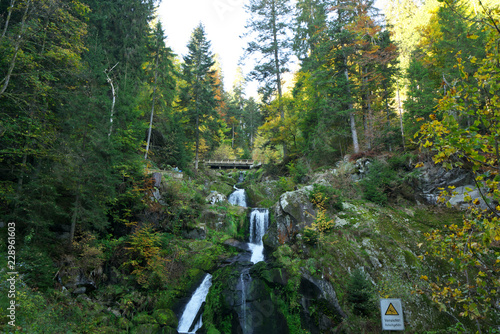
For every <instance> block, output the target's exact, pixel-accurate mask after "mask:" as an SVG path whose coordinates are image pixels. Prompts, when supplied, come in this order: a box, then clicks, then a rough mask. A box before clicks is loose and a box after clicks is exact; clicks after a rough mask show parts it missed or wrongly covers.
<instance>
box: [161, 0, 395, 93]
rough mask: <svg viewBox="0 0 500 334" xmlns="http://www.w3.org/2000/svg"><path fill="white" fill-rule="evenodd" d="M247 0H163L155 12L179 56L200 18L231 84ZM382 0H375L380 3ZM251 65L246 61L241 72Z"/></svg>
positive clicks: (251, 88) (241, 42)
mask: <svg viewBox="0 0 500 334" xmlns="http://www.w3.org/2000/svg"><path fill="white" fill-rule="evenodd" d="M247 1H248V0H163V1H162V3H161V5H160V7H159V9H158V16H159V18H160V20H161V22H162V25H163V29H164V30H165V34H166V36H167V41H166V42H167V46H169V47H171V48H172V49H173V50H174V52H175V53H176V54H177V55H178V56H179V57H180V58H181V59H182V56H184V55H186V54H187V52H188V51H187V44H188V42H189V38H190V37H191V33H192V31H193V30H194V28H195V27H197V26H198V25H199V24H200V22H201V23H203V25H204V26H205V32H206V34H207V39H208V40H209V41H210V42H211V43H212V52H213V53H214V54H218V55H219V57H220V62H221V66H222V72H223V75H224V88H225V89H226V90H230V89H231V87H232V86H233V83H234V80H235V76H236V70H237V68H238V65H239V61H240V58H242V56H243V53H244V51H243V50H244V48H245V46H246V41H244V40H243V39H241V38H240V36H241V35H242V34H244V32H245V23H246V21H247V19H248V17H249V16H248V14H247V13H245V10H244V8H243V6H244V4H245V3H246V2H247ZM383 3H385V0H377V1H376V6H377V7H378V8H382V7H383ZM251 69H252V63H251V62H250V61H247V62H246V64H245V66H243V71H244V73H245V74H248V72H249V71H250V70H251ZM256 91H257V83H248V85H247V95H249V96H256Z"/></svg>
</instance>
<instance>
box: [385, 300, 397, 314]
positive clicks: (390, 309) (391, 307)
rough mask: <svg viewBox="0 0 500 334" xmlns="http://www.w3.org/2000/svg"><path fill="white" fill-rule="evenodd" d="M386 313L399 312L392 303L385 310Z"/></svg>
mask: <svg viewBox="0 0 500 334" xmlns="http://www.w3.org/2000/svg"><path fill="white" fill-rule="evenodd" d="M385 315H399V313H398V311H396V309H395V308H394V306H393V305H392V303H390V304H389V307H388V308H387V311H385Z"/></svg>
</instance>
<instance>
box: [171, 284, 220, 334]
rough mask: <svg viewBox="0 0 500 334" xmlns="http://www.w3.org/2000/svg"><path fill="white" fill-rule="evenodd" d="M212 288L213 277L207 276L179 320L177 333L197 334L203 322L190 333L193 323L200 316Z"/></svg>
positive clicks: (197, 324) (196, 325)
mask: <svg viewBox="0 0 500 334" xmlns="http://www.w3.org/2000/svg"><path fill="white" fill-rule="evenodd" d="M211 286H212V275H210V274H207V275H206V276H205V278H204V279H203V282H201V284H200V286H199V287H198V288H197V289H196V291H195V292H194V293H193V295H192V296H191V299H190V300H189V302H188V303H187V305H186V308H185V309H184V312H183V313H182V316H181V319H180V320H179V326H177V331H178V332H179V333H196V331H197V330H198V329H200V327H201V326H202V325H203V322H202V320H201V317H200V320H199V321H198V322H197V323H196V324H195V326H194V327H193V330H192V331H191V332H190V331H189V329H190V328H191V327H192V325H193V322H194V320H195V318H196V315H197V314H198V311H199V310H200V308H201V305H202V304H203V302H204V301H205V299H206V298H207V295H208V290H209V289H210V287H211Z"/></svg>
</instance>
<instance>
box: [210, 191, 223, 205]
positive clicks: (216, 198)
mask: <svg viewBox="0 0 500 334" xmlns="http://www.w3.org/2000/svg"><path fill="white" fill-rule="evenodd" d="M206 201H207V203H209V204H212V205H213V204H216V203H219V202H225V201H227V197H226V195H224V194H221V193H219V192H217V191H214V192H212V193H210V195H208V196H207V198H206Z"/></svg>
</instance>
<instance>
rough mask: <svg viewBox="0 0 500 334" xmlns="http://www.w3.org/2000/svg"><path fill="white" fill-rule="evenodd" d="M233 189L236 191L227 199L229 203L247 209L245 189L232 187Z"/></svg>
mask: <svg viewBox="0 0 500 334" xmlns="http://www.w3.org/2000/svg"><path fill="white" fill-rule="evenodd" d="M234 189H236V190H235V191H233V192H232V193H231V195H229V198H228V199H227V200H228V201H229V203H231V204H233V205H239V206H244V207H247V195H246V194H245V189H238V188H236V187H234Z"/></svg>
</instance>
